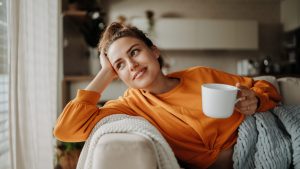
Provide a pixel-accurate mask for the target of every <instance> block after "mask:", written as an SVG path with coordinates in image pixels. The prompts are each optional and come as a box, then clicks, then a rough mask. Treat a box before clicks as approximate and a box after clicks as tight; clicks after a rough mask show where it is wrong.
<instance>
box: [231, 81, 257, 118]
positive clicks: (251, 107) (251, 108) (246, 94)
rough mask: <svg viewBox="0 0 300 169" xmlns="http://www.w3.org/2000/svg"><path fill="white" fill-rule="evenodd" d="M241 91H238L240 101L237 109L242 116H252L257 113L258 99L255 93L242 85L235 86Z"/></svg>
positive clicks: (236, 106)
mask: <svg viewBox="0 0 300 169" xmlns="http://www.w3.org/2000/svg"><path fill="white" fill-rule="evenodd" d="M235 86H236V87H237V88H239V89H240V90H239V91H238V99H239V101H238V102H237V103H236V104H235V108H236V109H237V110H238V111H239V112H240V113H242V114H245V115H252V114H254V113H255V112H256V109H257V103H258V99H257V97H256V95H255V93H254V91H252V90H250V89H249V88H247V87H246V86H242V85H241V84H240V83H237V84H236V85H235Z"/></svg>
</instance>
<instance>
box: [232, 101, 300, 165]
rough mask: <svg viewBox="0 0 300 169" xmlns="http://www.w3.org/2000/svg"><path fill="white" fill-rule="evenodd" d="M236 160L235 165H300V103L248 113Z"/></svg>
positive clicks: (237, 148)
mask: <svg viewBox="0 0 300 169" xmlns="http://www.w3.org/2000/svg"><path fill="white" fill-rule="evenodd" d="M233 161H234V168H235V169H254V168H263V169H289V168H296V169H300V105H298V106H280V107H276V108H274V109H272V110H271V111H268V112H261V113H256V114H255V115H254V116H247V117H246V119H245V120H244V122H243V123H242V124H241V125H240V127H239V131H238V140H237V144H236V145H235V147H234V154H233Z"/></svg>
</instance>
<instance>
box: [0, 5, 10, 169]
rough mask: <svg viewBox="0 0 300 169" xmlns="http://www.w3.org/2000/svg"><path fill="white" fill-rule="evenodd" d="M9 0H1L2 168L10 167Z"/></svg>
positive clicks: (0, 118)
mask: <svg viewBox="0 0 300 169" xmlns="http://www.w3.org/2000/svg"><path fill="white" fill-rule="evenodd" d="M7 3H8V0H0V168H1V169H10V168H11V163H10V147H9V128H8V127H9V120H8V118H9V114H8V99H9V98H8V84H9V78H8V77H9V76H8V70H9V67H8V63H9V58H8V32H7V31H8V29H7V14H8V13H7V11H8V4H7Z"/></svg>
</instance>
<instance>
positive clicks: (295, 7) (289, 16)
mask: <svg viewBox="0 0 300 169" xmlns="http://www.w3.org/2000/svg"><path fill="white" fill-rule="evenodd" d="M281 22H282V24H283V28H284V31H285V32H289V31H293V30H295V29H297V28H300V0H284V1H282V2H281Z"/></svg>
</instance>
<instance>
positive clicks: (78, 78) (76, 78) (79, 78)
mask: <svg viewBox="0 0 300 169" xmlns="http://www.w3.org/2000/svg"><path fill="white" fill-rule="evenodd" d="M93 78H94V76H92V75H82V76H78V75H76V76H65V77H64V79H63V80H64V81H66V82H78V81H87V80H93Z"/></svg>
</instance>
